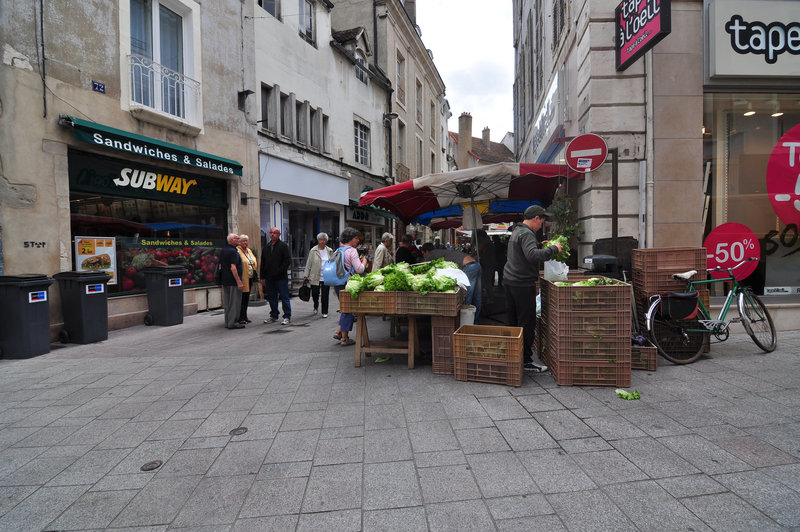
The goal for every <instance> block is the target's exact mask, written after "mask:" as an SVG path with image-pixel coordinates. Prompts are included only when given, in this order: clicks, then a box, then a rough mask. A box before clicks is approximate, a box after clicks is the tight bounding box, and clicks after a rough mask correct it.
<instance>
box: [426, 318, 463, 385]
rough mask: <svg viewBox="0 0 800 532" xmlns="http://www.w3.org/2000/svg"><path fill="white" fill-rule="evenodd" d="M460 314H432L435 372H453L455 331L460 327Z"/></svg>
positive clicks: (447, 373)
mask: <svg viewBox="0 0 800 532" xmlns="http://www.w3.org/2000/svg"><path fill="white" fill-rule="evenodd" d="M458 324H459V316H431V343H432V344H433V372H434V373H435V374H437V375H452V374H453V333H454V332H455V331H456V329H458Z"/></svg>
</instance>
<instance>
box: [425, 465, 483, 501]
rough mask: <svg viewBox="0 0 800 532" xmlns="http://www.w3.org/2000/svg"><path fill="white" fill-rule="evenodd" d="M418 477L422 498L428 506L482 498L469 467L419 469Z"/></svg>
mask: <svg viewBox="0 0 800 532" xmlns="http://www.w3.org/2000/svg"><path fill="white" fill-rule="evenodd" d="M418 475H419V483H420V486H421V487H422V498H423V500H424V501H425V503H426V504H428V503H435V502H448V501H460V500H466V499H480V497H481V493H480V490H479V489H478V485H477V484H476V483H475V479H474V478H473V477H472V473H471V472H470V470H469V467H466V466H463V465H455V466H440V467H428V468H424V469H419V470H418Z"/></svg>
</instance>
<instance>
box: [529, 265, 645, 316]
mask: <svg viewBox="0 0 800 532" xmlns="http://www.w3.org/2000/svg"><path fill="white" fill-rule="evenodd" d="M598 277H600V276H598ZM541 283H542V314H544V312H545V307H546V308H547V312H548V316H549V314H550V312H551V311H557V312H582V311H587V312H598V311H601V310H602V311H617V312H628V313H630V308H631V286H630V285H629V284H627V283H622V282H620V283H619V284H616V285H608V286H574V285H573V286H556V285H555V284H554V283H552V282H550V281H545V280H542V282H541ZM548 319H549V317H548Z"/></svg>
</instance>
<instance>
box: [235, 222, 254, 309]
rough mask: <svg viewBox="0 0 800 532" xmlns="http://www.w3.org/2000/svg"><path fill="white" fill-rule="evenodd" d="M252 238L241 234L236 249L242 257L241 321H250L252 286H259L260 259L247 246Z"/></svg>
mask: <svg viewBox="0 0 800 532" xmlns="http://www.w3.org/2000/svg"><path fill="white" fill-rule="evenodd" d="M249 240H250V238H249V237H248V236H247V235H239V246H238V247H237V248H236V250H237V251H238V252H239V256H240V257H242V266H243V268H242V269H243V272H242V273H243V275H242V285H243V288H242V304H241V310H240V311H239V323H241V324H245V323H250V319H249V318H248V317H247V306H248V304H249V303H250V288H251V287H255V286H257V283H258V279H257V275H258V261H257V260H256V256H255V254H254V253H253V250H252V249H250V248H249V247H247V245H248V243H249Z"/></svg>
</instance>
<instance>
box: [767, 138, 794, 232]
mask: <svg viewBox="0 0 800 532" xmlns="http://www.w3.org/2000/svg"><path fill="white" fill-rule="evenodd" d="M767 192H768V193H769V201H770V202H772V208H773V209H775V214H777V215H778V218H780V219H781V221H782V222H783V223H784V224H786V225H791V224H800V125H797V126H794V127H793V128H792V129H790V130H789V131H787V132H786V134H785V135H784V136H783V137H781V139H780V140H779V141H778V144H776V145H775V148H774V149H773V150H772V155H771V156H770V158H769V163H767Z"/></svg>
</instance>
